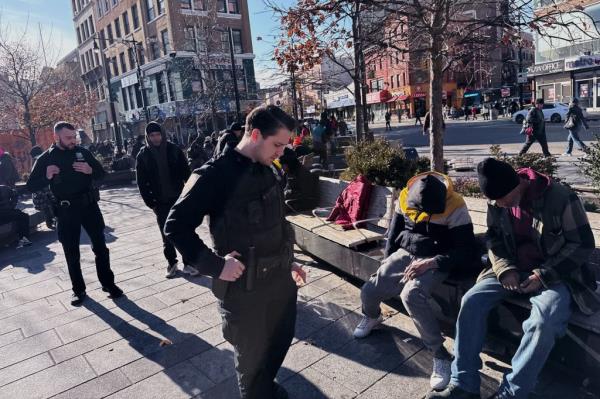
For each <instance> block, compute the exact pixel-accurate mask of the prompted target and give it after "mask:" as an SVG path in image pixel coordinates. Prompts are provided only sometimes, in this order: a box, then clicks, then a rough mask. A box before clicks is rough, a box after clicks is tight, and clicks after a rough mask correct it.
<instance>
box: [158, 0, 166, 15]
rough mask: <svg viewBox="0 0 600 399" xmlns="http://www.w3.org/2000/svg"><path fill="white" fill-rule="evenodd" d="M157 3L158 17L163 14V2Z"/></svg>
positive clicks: (161, 0) (159, 0) (162, 0)
mask: <svg viewBox="0 0 600 399" xmlns="http://www.w3.org/2000/svg"><path fill="white" fill-rule="evenodd" d="M157 2H158V15H163V14H164V13H165V0H157Z"/></svg>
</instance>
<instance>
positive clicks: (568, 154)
mask: <svg viewBox="0 0 600 399" xmlns="http://www.w3.org/2000/svg"><path fill="white" fill-rule="evenodd" d="M562 156H563V157H572V156H573V154H571V153H570V152H563V154H562Z"/></svg>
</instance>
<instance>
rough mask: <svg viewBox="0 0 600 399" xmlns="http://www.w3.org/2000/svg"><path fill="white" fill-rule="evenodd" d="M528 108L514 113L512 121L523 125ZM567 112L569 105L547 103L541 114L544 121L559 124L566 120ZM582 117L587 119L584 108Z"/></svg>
mask: <svg viewBox="0 0 600 399" xmlns="http://www.w3.org/2000/svg"><path fill="white" fill-rule="evenodd" d="M530 108H531V107H529V108H526V109H523V110H521V111H518V112H515V113H514V114H513V116H512V120H513V121H514V122H516V123H518V124H519V125H521V124H523V121H524V120H525V118H527V114H528V113H529V109H530ZM568 111H569V104H565V103H547V104H544V109H543V110H542V112H543V113H544V119H545V120H546V121H550V122H553V123H560V122H563V121H564V120H565V119H566V115H567V112H568ZM583 116H585V117H586V118H587V117H588V114H587V111H586V110H585V108H584V109H583Z"/></svg>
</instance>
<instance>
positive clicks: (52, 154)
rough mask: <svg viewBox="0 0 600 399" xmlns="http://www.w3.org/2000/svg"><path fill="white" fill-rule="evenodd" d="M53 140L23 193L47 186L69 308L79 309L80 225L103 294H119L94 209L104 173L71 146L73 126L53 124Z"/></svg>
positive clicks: (89, 156)
mask: <svg viewBox="0 0 600 399" xmlns="http://www.w3.org/2000/svg"><path fill="white" fill-rule="evenodd" d="M54 140H55V143H54V144H53V145H52V146H51V147H50V148H49V149H48V150H47V151H45V152H44V153H43V154H42V155H40V157H39V158H38V159H37V161H36V162H35V165H33V170H32V171H31V175H30V176H29V180H28V181H27V188H28V189H29V191H31V192H36V191H40V190H42V189H43V188H44V187H46V186H48V185H50V190H51V191H52V194H54V197H55V198H56V217H57V219H58V225H57V231H58V240H59V241H60V243H61V244H62V246H63V250H64V251H65V258H66V260H67V266H68V268H69V276H70V277H71V284H72V285H73V296H72V300H71V305H73V306H79V305H80V304H81V303H82V302H83V300H84V299H85V297H86V293H85V282H84V281H83V275H82V274H81V265H80V263H79V257H80V256H79V236H80V233H81V227H82V226H83V228H84V229H85V231H86V232H87V233H88V236H89V237H90V241H91V242H92V251H94V255H95V256H96V271H97V273H98V279H99V280H100V283H101V284H102V290H103V291H105V292H108V293H109V294H110V297H111V298H118V297H120V296H121V295H123V291H121V289H120V288H119V287H117V286H116V285H115V276H114V274H113V272H112V271H111V269H110V259H109V255H108V248H107V247H106V242H105V239H104V227H105V226H104V219H103V218H102V213H101V212H100V208H99V207H98V200H99V192H98V190H97V189H96V188H94V186H93V184H92V182H93V181H94V180H99V179H101V178H102V177H104V174H105V172H104V169H102V165H100V163H99V162H98V161H97V160H96V158H94V156H93V155H92V154H91V153H90V152H89V151H88V150H86V149H85V148H83V147H80V146H78V145H76V141H77V138H76V132H75V127H73V125H72V124H70V123H68V122H58V123H57V124H56V125H54Z"/></svg>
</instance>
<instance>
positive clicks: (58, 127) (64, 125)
mask: <svg viewBox="0 0 600 399" xmlns="http://www.w3.org/2000/svg"><path fill="white" fill-rule="evenodd" d="M62 129H69V130H75V126H73V125H72V124H71V123H69V122H65V121H60V122H56V124H55V125H54V133H58V132H60V131H61V130H62Z"/></svg>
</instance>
